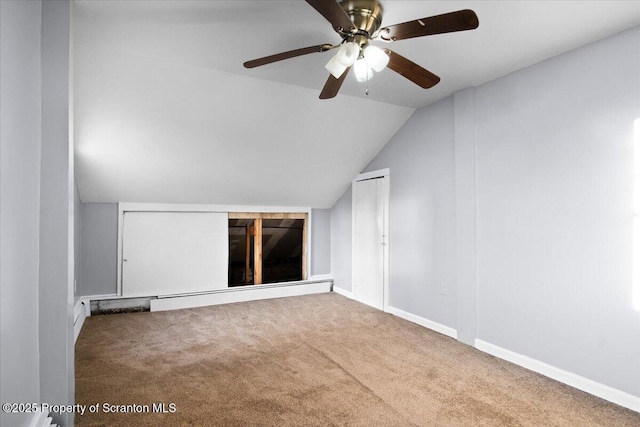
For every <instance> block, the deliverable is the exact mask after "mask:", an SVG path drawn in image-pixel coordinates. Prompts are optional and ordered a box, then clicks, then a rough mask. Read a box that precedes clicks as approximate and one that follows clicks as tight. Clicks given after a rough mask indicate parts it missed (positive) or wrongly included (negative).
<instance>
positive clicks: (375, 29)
mask: <svg viewBox="0 0 640 427" xmlns="http://www.w3.org/2000/svg"><path fill="white" fill-rule="evenodd" d="M306 2H307V3H309V4H310V5H311V6H312V7H313V8H314V9H316V10H317V11H318V12H319V13H320V14H321V15H322V16H324V17H325V19H326V20H327V21H329V23H331V25H332V26H333V29H334V30H335V31H336V33H338V35H340V37H341V38H342V41H341V42H340V43H338V44H336V45H331V44H321V45H317V46H310V47H305V48H302V49H295V50H290V51H287V52H282V53H278V54H275V55H270V56H265V57H264V58H258V59H254V60H252V61H247V62H245V63H244V66H245V67H246V68H254V67H259V66H261V65H266V64H271V63H272V62H277V61H282V60H284V59H289V58H295V57H296V56H302V55H307V54H310V53H319V52H326V51H328V50H331V49H336V48H337V49H338V52H337V54H336V55H335V56H334V57H332V58H331V60H329V62H328V63H327V65H326V68H327V70H329V72H330V73H331V75H330V76H329V79H328V80H327V82H326V83H325V85H324V87H323V88H322V92H320V99H328V98H333V97H334V96H336V95H337V94H338V91H339V90H340V87H341V86H342V83H343V82H344V79H345V78H346V76H347V74H348V73H349V70H350V69H351V67H352V66H353V68H354V73H355V75H356V79H357V80H358V81H367V80H369V79H370V78H371V77H372V76H373V71H376V72H379V71H381V70H382V69H384V68H385V67H389V68H390V69H391V70H393V71H395V72H396V73H398V74H400V75H401V76H403V77H405V78H407V79H409V80H410V81H412V82H413V83H415V84H417V85H418V86H420V87H421V88H423V89H428V88H430V87H433V86H435V85H436V84H437V83H438V82H439V81H440V77H438V76H436V75H435V74H433V73H432V72H430V71H428V70H425V69H424V68H422V67H421V66H419V65H418V64H416V63H414V62H412V61H410V60H409V59H407V58H405V57H404V56H402V55H399V54H397V53H395V52H393V51H392V50H390V49H380V48H378V47H376V46H373V45H370V44H369V42H370V41H381V42H387V43H391V42H395V41H398V40H404V39H410V38H414V37H422V36H430V35H434V34H442V33H452V32H456V31H465V30H473V29H475V28H478V17H477V16H476V14H475V12H474V11H472V10H469V9H465V10H459V11H456V12H450V13H445V14H442V15H436V16H431V17H427V18H422V19H416V20H414V21H408V22H404V23H402V24H395V25H390V26H388V27H381V25H382V14H383V9H382V4H380V2H379V1H377V0H341V1H340V2H339V3H338V2H336V1H335V0H306Z"/></svg>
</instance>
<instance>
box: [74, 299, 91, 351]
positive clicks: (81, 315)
mask: <svg viewBox="0 0 640 427" xmlns="http://www.w3.org/2000/svg"><path fill="white" fill-rule="evenodd" d="M89 316H91V302H90V300H89V298H80V299H79V300H78V301H76V304H75V305H74V306H73V343H74V344H75V342H76V341H77V340H78V335H80V331H81V330H82V325H84V319H86V318H87V317H89Z"/></svg>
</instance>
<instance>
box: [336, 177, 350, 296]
mask: <svg viewBox="0 0 640 427" xmlns="http://www.w3.org/2000/svg"><path fill="white" fill-rule="evenodd" d="M354 178H355V177H354ZM331 275H332V276H333V284H334V286H335V287H338V288H340V289H344V290H345V291H348V292H351V186H349V188H347V190H346V191H345V192H344V194H343V195H342V197H340V199H338V201H337V202H336V204H335V205H333V207H332V208H331Z"/></svg>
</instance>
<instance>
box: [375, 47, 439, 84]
mask: <svg viewBox="0 0 640 427" xmlns="http://www.w3.org/2000/svg"><path fill="white" fill-rule="evenodd" d="M385 52H386V54H387V55H389V64H388V65H387V68H390V69H392V70H393V71H395V72H396V73H398V74H400V75H401V76H402V77H405V78H407V79H409V80H411V81H412V82H414V83H415V84H417V85H418V86H420V87H421V88H423V89H429V88H430V87H433V86H435V85H437V84H438V82H439V81H440V77H438V76H436V75H435V74H433V73H432V72H431V71H428V70H425V69H424V68H422V67H421V66H419V65H418V64H416V63H415V62H413V61H410V60H408V59H407V58H405V57H404V56H402V55H398V54H397V53H395V52H393V51H391V50H389V49H385Z"/></svg>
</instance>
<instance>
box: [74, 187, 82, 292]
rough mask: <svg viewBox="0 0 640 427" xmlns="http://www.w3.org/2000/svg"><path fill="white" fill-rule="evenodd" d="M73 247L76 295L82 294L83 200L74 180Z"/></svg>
mask: <svg viewBox="0 0 640 427" xmlns="http://www.w3.org/2000/svg"><path fill="white" fill-rule="evenodd" d="M73 184H74V185H73V188H74V192H73V196H74V197H73V219H74V224H73V248H74V266H75V268H74V277H75V279H74V280H75V282H74V288H73V294H74V296H75V297H79V296H82V280H81V276H82V213H81V207H82V200H80V191H79V189H78V184H77V183H76V182H75V180H74V182H73Z"/></svg>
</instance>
